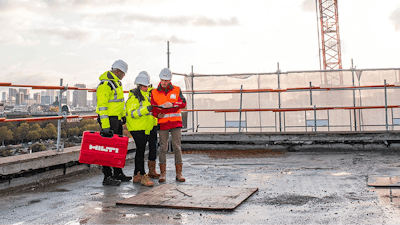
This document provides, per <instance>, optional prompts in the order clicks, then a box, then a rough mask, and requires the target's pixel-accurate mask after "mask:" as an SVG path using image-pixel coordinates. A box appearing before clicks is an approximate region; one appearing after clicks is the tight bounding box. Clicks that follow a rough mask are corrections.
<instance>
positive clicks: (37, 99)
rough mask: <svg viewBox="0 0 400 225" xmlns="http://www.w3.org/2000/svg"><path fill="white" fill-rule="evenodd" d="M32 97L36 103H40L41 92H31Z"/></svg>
mask: <svg viewBox="0 0 400 225" xmlns="http://www.w3.org/2000/svg"><path fill="white" fill-rule="evenodd" d="M33 99H34V100H36V104H40V103H41V101H42V98H41V93H39V92H38V93H34V94H33Z"/></svg>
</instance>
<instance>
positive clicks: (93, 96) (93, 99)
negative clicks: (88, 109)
mask: <svg viewBox="0 0 400 225" xmlns="http://www.w3.org/2000/svg"><path fill="white" fill-rule="evenodd" d="M92 106H93V107H96V106H97V95H96V92H92Z"/></svg>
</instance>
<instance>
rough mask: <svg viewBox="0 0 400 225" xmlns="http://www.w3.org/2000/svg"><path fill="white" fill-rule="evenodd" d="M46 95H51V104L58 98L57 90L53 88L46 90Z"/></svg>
mask: <svg viewBox="0 0 400 225" xmlns="http://www.w3.org/2000/svg"><path fill="white" fill-rule="evenodd" d="M46 95H47V96H50V104H53V102H54V101H55V100H56V98H55V91H54V90H51V89H48V90H46Z"/></svg>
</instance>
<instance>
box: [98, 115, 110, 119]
mask: <svg viewBox="0 0 400 225" xmlns="http://www.w3.org/2000/svg"><path fill="white" fill-rule="evenodd" d="M106 118H107V119H108V115H102V116H100V119H106Z"/></svg>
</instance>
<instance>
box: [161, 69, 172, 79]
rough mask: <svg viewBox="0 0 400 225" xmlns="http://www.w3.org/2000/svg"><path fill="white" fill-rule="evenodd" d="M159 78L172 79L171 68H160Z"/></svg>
mask: <svg viewBox="0 0 400 225" xmlns="http://www.w3.org/2000/svg"><path fill="white" fill-rule="evenodd" d="M160 79H161V80H171V79H172V73H171V70H170V69H168V68H164V69H162V70H161V72H160Z"/></svg>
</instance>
